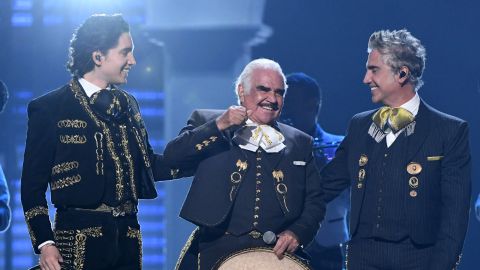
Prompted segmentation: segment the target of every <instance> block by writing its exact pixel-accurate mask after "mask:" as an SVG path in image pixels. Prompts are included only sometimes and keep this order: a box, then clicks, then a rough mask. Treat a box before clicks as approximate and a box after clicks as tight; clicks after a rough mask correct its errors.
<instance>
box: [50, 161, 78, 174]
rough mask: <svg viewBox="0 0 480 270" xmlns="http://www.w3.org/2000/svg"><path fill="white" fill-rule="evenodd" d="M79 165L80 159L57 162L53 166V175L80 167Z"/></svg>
mask: <svg viewBox="0 0 480 270" xmlns="http://www.w3.org/2000/svg"><path fill="white" fill-rule="evenodd" d="M79 165H80V164H79V163H78V161H70V162H63V163H60V164H57V165H55V166H53V168H52V175H55V174H61V173H64V172H68V171H70V170H73V169H78V166H79Z"/></svg>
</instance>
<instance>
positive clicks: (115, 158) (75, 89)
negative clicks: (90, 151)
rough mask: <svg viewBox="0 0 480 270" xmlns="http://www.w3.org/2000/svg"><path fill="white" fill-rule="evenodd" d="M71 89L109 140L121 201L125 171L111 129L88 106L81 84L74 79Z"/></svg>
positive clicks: (109, 150) (71, 82) (108, 146)
mask: <svg viewBox="0 0 480 270" xmlns="http://www.w3.org/2000/svg"><path fill="white" fill-rule="evenodd" d="M70 88H71V89H72V91H73V94H74V96H75V98H76V99H77V100H78V101H79V102H80V105H82V107H83V109H84V110H85V111H86V112H87V114H88V115H89V116H90V118H92V120H93V121H94V122H95V124H96V125H97V126H98V127H99V128H101V129H103V134H104V135H105V137H106V140H107V150H108V152H109V153H110V156H111V157H112V159H113V163H114V164H115V176H116V179H117V184H116V185H115V190H116V193H117V200H118V201H120V200H121V199H122V197H123V184H122V183H123V169H122V166H121V164H120V158H119V157H118V156H117V154H116V152H115V145H114V143H113V139H112V135H111V133H110V129H109V128H108V127H107V125H106V124H105V123H104V122H103V121H100V120H99V119H98V118H97V117H96V116H95V114H94V113H93V111H92V109H91V108H90V106H89V105H88V102H87V97H86V96H85V95H84V94H83V92H82V89H81V88H80V85H79V83H78V82H77V81H76V80H75V79H73V80H71V81H70Z"/></svg>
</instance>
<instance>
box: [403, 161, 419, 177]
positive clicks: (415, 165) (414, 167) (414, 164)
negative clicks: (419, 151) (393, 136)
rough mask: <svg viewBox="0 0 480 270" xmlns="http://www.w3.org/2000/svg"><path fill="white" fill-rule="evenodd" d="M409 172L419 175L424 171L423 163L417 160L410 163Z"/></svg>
mask: <svg viewBox="0 0 480 270" xmlns="http://www.w3.org/2000/svg"><path fill="white" fill-rule="evenodd" d="M407 172H408V173H409V174H412V175H417V174H419V173H420V172H422V165H420V163H417V162H410V164H408V165H407Z"/></svg>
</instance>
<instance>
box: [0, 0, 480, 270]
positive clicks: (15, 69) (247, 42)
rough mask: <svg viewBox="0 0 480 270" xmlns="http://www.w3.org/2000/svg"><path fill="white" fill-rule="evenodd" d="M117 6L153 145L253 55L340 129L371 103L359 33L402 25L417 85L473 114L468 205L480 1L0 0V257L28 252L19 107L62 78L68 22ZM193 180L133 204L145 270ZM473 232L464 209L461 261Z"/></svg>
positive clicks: (445, 106)
mask: <svg viewBox="0 0 480 270" xmlns="http://www.w3.org/2000/svg"><path fill="white" fill-rule="evenodd" d="M117 12H119V13H123V14H124V15H125V17H126V19H127V20H128V21H129V22H130V24H131V26H132V34H133V38H134V42H135V56H136V58H137V66H136V67H135V68H134V69H133V70H132V72H131V73H130V77H129V83H128V84H127V85H125V86H124V88H125V89H127V90H128V91H131V92H132V93H133V94H134V95H135V96H136V97H137V98H138V99H139V101H140V103H141V111H142V114H143V115H144V117H145V120H146V122H147V127H148V130H149V134H150V137H151V143H152V145H153V146H154V148H155V149H156V151H158V152H162V151H163V147H164V145H165V142H166V141H168V140H169V139H171V138H172V137H173V136H175V134H176V133H177V132H178V130H179V128H180V127H181V126H183V125H184V123H185V121H186V119H187V117H188V115H189V114H190V112H191V110H192V109H193V108H207V107H209V108H226V107H227V106H229V105H232V104H234V103H235V102H236V101H235V97H234V94H233V81H234V80H235V78H236V76H237V75H238V74H239V72H240V69H241V68H242V67H243V66H244V64H245V63H247V62H248V61H249V60H250V59H253V58H258V57H267V58H272V59H274V60H276V61H278V62H279V63H280V64H281V66H282V67H283V69H284V72H285V73H290V72H297V71H301V72H305V73H307V74H310V75H311V76H313V77H315V78H316V79H317V80H318V82H319V84H320V86H321V87H322V89H323V92H324V102H323V108H322V112H321V117H320V121H321V123H322V126H323V127H324V128H325V129H326V130H327V131H329V132H331V133H337V134H343V133H344V132H345V130H346V127H347V124H348V121H349V119H350V118H351V116H352V115H353V114H355V113H357V112H360V111H364V110H368V109H372V108H375V107H376V105H374V104H372V103H371V101H370V93H369V91H370V90H369V88H368V87H366V86H364V85H362V79H363V75H364V72H365V62H366V58H367V52H366V46H367V41H368V37H369V35H370V34H371V33H372V32H373V31H376V30H379V29H400V28H407V29H408V30H410V31H411V32H412V33H413V34H414V35H415V36H416V37H418V38H419V39H420V40H421V41H422V43H423V44H424V45H425V47H426V49H427V64H426V70H425V73H424V77H423V79H424V81H425V85H424V86H423V87H422V88H421V89H420V91H419V94H420V96H421V97H422V98H423V99H425V100H426V102H427V103H429V104H430V105H432V106H434V107H436V108H437V109H439V110H441V111H444V112H447V113H450V114H453V115H456V116H458V117H460V118H463V119H465V120H467V121H468V122H469V123H470V131H471V150H472V158H473V187H474V192H473V196H472V206H473V202H474V200H475V199H476V198H477V195H478V193H479V191H480V184H479V181H478V179H479V178H480V165H479V163H478V162H479V161H478V156H479V154H480V142H479V140H478V138H479V137H480V121H479V120H480V117H479V114H478V113H476V111H475V109H476V108H478V107H477V106H479V105H480V51H479V50H478V48H480V31H479V28H480V16H479V15H478V14H480V2H478V1H473V0H472V1H466V0H457V1H447V0H439V1H433V0H432V1H418V0H416V1H415V0H404V1H394V0H392V1H385V0H383V1H380V0H372V1H362V0H358V1H355V0H317V1H315V0H311V1H307V0H296V1H284V0H236V1H233V0H229V1H224V0H223V1H222V0H198V1H188V0H158V1H156V0H136V1H128V0H117V1H113V0H110V1H107V0H105V1H100V0H96V1H95V0H83V1H76V0H64V1H61V0H0V44H1V45H0V80H3V81H4V82H5V83H6V84H7V85H8V87H9V89H10V95H11V98H10V101H9V104H8V105H7V109H6V111H5V112H4V113H3V114H1V115H0V164H1V165H2V167H3V169H4V171H5V174H6V176H7V180H8V184H9V187H10V191H11V202H10V205H11V207H12V210H13V214H14V215H13V220H12V224H11V226H10V229H9V230H8V231H6V232H4V233H2V234H0V269H26V268H27V266H31V265H33V264H35V263H36V261H37V258H36V257H35V256H33V251H32V249H31V247H30V240H29V238H28V232H27V229H26V225H25V222H24V219H23V212H22V210H21V205H20V198H19V179H20V174H21V166H22V161H23V160H22V159H23V150H24V142H25V134H26V123H27V116H26V105H27V103H28V101H29V100H30V99H32V98H34V97H36V96H39V95H41V94H44V93H46V92H47V91H49V90H52V89H55V88H57V87H59V86H61V85H63V84H65V83H66V82H67V81H68V80H69V78H70V76H69V74H68V72H67V71H66V69H65V67H64V64H65V62H66V59H67V48H68V42H69V39H70V37H71V33H72V32H73V30H74V29H75V27H76V26H77V25H78V24H79V23H80V22H81V21H83V20H84V19H85V18H87V17H88V16H89V15H90V14H92V13H117ZM189 184H190V180H188V179H187V180H181V181H175V182H169V183H159V184H157V188H158V191H159V198H157V199H155V200H153V201H144V202H141V206H140V208H141V209H140V211H141V225H142V231H143V234H144V235H143V238H144V255H145V256H144V267H145V269H173V267H174V265H175V261H176V258H177V256H178V253H179V251H180V249H181V247H182V246H183V244H184V242H185V240H186V238H187V237H188V235H189V233H190V232H191V230H192V229H193V226H192V225H190V224H188V223H187V222H186V221H183V220H181V219H179V218H178V217H177V216H178V212H179V208H180V207H181V204H182V202H183V200H184V197H185V194H186V192H187V190H188V187H189ZM52 214H53V212H52ZM479 242H480V222H479V221H478V220H476V219H475V217H474V212H473V211H472V214H471V219H470V226H469V231H468V235H467V239H466V242H465V248H464V255H463V257H462V263H461V265H460V269H468V270H474V269H480V258H479V256H478V248H479V245H480V243H479Z"/></svg>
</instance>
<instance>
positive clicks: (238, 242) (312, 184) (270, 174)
mask: <svg viewBox="0 0 480 270" xmlns="http://www.w3.org/2000/svg"><path fill="white" fill-rule="evenodd" d="M286 88H287V85H286V82H285V76H284V74H283V72H282V69H281V67H280V66H279V64H278V63H276V62H274V61H272V60H269V59H256V60H253V61H252V62H250V63H249V64H247V66H246V67H245V69H244V70H243V72H242V73H241V74H240V76H239V77H238V79H237V82H236V87H235V90H236V94H237V97H238V102H239V104H240V106H230V107H229V108H228V109H227V110H224V111H221V110H196V111H194V112H193V113H192V116H191V117H190V119H189V120H188V123H187V126H186V127H184V128H183V129H182V130H181V132H180V135H178V136H177V137H176V138H174V139H173V140H172V141H171V142H169V143H168V145H167V146H166V148H165V153H164V155H165V161H166V162H167V165H168V166H171V167H182V168H189V167H191V168H196V172H195V178H194V180H193V183H192V186H191V188H190V191H189V193H188V196H187V198H186V200H185V203H184V205H183V208H182V210H181V213H180V216H181V217H182V218H184V219H186V220H188V221H190V222H192V223H194V224H196V225H198V226H199V229H198V230H197V231H196V232H195V233H194V234H193V235H192V237H191V238H192V239H190V240H189V241H188V244H187V246H186V247H185V248H184V250H183V252H182V254H181V256H180V259H179V262H178V264H177V269H202V270H203V269H212V267H214V266H215V265H216V263H217V262H218V261H220V260H222V259H223V258H225V257H226V256H228V255H230V254H232V253H234V252H236V251H239V250H242V249H246V248H255V247H262V246H267V244H266V243H265V242H264V241H263V240H262V236H263V235H264V234H265V233H266V232H269V231H270V232H273V233H274V234H275V235H278V240H277V241H276V244H275V246H274V247H273V251H274V252H275V254H276V255H277V256H278V257H279V258H282V257H283V255H284V252H288V253H294V252H296V251H297V249H298V248H299V246H301V245H306V244H308V243H309V242H310V241H311V240H312V239H313V237H314V236H315V233H316V232H317V229H318V226H319V222H320V221H321V219H322V217H323V215H324V212H325V206H324V203H323V201H322V192H321V190H322V189H321V185H320V181H318V178H319V175H318V172H317V169H316V166H315V160H314V159H313V155H312V143H313V141H312V138H311V137H310V136H308V135H307V134H305V133H303V132H301V131H299V130H297V129H295V128H292V127H290V126H287V125H284V124H282V123H279V122H277V119H278V117H279V115H280V111H281V110H282V107H283V98H284V95H285V91H286ZM267 242H268V241H267Z"/></svg>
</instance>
